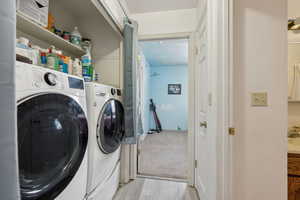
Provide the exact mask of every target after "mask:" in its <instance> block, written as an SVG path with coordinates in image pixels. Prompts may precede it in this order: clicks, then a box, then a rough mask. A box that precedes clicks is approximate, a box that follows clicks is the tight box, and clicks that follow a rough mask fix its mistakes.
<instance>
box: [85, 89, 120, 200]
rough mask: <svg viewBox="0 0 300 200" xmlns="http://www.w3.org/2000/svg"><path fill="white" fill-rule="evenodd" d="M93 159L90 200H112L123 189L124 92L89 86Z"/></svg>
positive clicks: (88, 189) (90, 162)
mask: <svg viewBox="0 0 300 200" xmlns="http://www.w3.org/2000/svg"><path fill="white" fill-rule="evenodd" d="M86 92H87V110H88V119H89V138H90V140H89V157H88V183H87V198H88V199H89V200H92V199H95V200H98V199H101V200H111V199H112V197H113V195H114V193H115V192H116V190H117V188H118V186H119V176H120V145H121V142H122V140H123V137H124V132H125V131H124V123H125V122H124V108H123V105H122V102H121V90H118V89H116V88H113V87H111V86H107V85H102V84H98V83H87V84H86Z"/></svg>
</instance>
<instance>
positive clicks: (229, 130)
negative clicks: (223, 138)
mask: <svg viewBox="0 0 300 200" xmlns="http://www.w3.org/2000/svg"><path fill="white" fill-rule="evenodd" d="M228 133H229V135H232V136H234V135H235V128H232V127H230V128H229V129H228Z"/></svg>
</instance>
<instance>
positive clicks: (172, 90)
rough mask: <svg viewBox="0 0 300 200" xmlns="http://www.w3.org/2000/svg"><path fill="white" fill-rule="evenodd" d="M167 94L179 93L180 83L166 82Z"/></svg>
mask: <svg viewBox="0 0 300 200" xmlns="http://www.w3.org/2000/svg"><path fill="white" fill-rule="evenodd" d="M168 94H169V95H181V84H168Z"/></svg>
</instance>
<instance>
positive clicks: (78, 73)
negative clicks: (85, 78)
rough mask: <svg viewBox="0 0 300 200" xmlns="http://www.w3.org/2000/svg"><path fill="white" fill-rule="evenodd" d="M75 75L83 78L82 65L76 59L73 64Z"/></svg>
mask: <svg viewBox="0 0 300 200" xmlns="http://www.w3.org/2000/svg"><path fill="white" fill-rule="evenodd" d="M72 71H73V75H75V76H78V77H82V64H81V61H80V59H78V58H75V60H74V62H73V70H72Z"/></svg>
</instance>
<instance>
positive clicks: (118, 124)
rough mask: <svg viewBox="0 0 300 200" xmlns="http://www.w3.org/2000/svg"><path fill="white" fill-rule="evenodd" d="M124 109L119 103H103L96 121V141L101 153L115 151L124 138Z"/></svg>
mask: <svg viewBox="0 0 300 200" xmlns="http://www.w3.org/2000/svg"><path fill="white" fill-rule="evenodd" d="M124 132H125V131H124V108H123V105H122V103H121V102H120V101H117V100H114V99H111V100H109V101H107V102H106V103H105V105H104V106H103V109H102V112H101V114H100V117H99V119H98V125H97V141H98V145H99V147H100V149H101V150H102V152H103V153H105V154H109V153H112V152H114V151H116V150H117V149H118V148H119V146H120V145H121V142H122V140H123V138H124Z"/></svg>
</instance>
